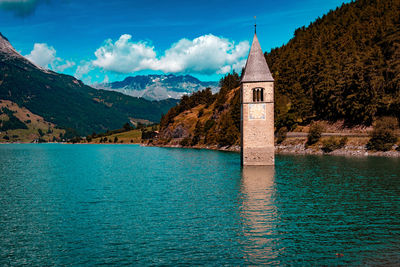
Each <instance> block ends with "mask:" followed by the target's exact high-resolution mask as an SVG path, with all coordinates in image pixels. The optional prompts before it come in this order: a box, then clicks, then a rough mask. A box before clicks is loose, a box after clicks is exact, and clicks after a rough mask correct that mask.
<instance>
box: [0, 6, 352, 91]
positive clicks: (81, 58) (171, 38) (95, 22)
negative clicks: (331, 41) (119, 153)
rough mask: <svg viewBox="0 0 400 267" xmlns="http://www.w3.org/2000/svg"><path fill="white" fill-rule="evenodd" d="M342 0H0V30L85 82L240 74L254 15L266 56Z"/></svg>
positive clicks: (46, 63) (44, 62)
mask: <svg viewBox="0 0 400 267" xmlns="http://www.w3.org/2000/svg"><path fill="white" fill-rule="evenodd" d="M343 2H346V3H347V2H350V1H343V0H323V1H321V0H303V1H296V0H281V1H272V0H258V1H257V0H247V1H237V0H231V1H222V0H213V1H209V0H202V1H189V0H169V1H165V0H164V1H159V0H153V1H135V0H132V1H126V0H113V1H110V0H107V1H101V0H80V1H76V0H0V32H2V33H3V35H5V36H6V37H7V38H8V39H9V40H10V42H11V44H12V45H13V46H14V47H15V48H16V50H17V51H19V52H20V53H21V54H22V55H24V56H27V57H28V58H29V59H31V60H32V61H34V62H35V63H36V64H38V65H41V66H43V67H46V68H50V69H53V70H55V71H58V72H63V73H66V74H70V75H74V76H76V77H77V78H79V79H82V80H83V81H84V82H86V83H89V84H91V83H97V82H102V81H107V80H108V81H115V80H122V79H123V78H124V77H126V76H130V75H139V74H150V73H174V74H191V75H194V76H196V77H198V78H200V79H201V80H218V79H219V78H220V77H221V76H222V75H224V74H225V73H227V72H230V71H231V70H233V69H236V70H240V69H241V67H242V66H243V64H244V62H245V59H246V57H247V54H248V49H249V45H250V43H251V39H252V37H253V33H254V26H253V24H254V18H253V17H254V16H257V35H258V38H259V40H260V44H261V47H262V48H263V50H264V51H270V50H271V48H274V47H278V46H281V45H282V44H285V43H287V42H288V41H289V40H290V39H291V38H292V37H293V33H294V31H295V29H296V28H299V27H301V26H303V25H305V26H307V25H309V23H310V22H312V21H314V20H315V19H316V18H318V17H319V16H322V15H323V14H326V13H327V12H328V11H329V10H331V9H335V8H336V7H338V6H340V5H341V4H342V3H343Z"/></svg>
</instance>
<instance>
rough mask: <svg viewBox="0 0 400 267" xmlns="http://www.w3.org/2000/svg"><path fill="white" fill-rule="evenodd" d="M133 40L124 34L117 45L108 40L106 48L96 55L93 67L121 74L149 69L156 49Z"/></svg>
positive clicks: (101, 48)
mask: <svg viewBox="0 0 400 267" xmlns="http://www.w3.org/2000/svg"><path fill="white" fill-rule="evenodd" d="M131 38H132V36H131V35H129V34H124V35H121V37H120V38H119V40H118V41H116V42H115V43H113V42H112V40H111V39H108V40H106V42H105V44H104V46H102V47H100V48H99V49H97V50H96V52H95V53H94V54H95V56H96V58H97V59H96V60H94V61H93V65H94V66H97V67H101V68H103V69H105V70H109V71H114V72H119V73H129V72H134V71H138V70H143V69H147V68H148V63H149V61H152V60H154V59H155V57H156V53H155V52H154V48H153V47H150V46H148V44H147V43H145V42H137V43H134V42H131V41H130V40H131Z"/></svg>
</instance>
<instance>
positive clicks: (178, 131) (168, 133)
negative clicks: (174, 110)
mask: <svg viewBox="0 0 400 267" xmlns="http://www.w3.org/2000/svg"><path fill="white" fill-rule="evenodd" d="M188 136H189V131H188V129H186V128H185V127H184V125H183V124H180V125H178V126H176V127H175V128H173V129H171V128H166V129H164V131H162V133H161V135H160V137H161V138H164V139H170V138H174V139H177V138H185V137H188Z"/></svg>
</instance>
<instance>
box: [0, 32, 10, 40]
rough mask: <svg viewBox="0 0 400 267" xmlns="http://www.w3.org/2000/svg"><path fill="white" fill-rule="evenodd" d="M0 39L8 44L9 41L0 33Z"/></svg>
mask: <svg viewBox="0 0 400 267" xmlns="http://www.w3.org/2000/svg"><path fill="white" fill-rule="evenodd" d="M0 38H2V39H4V40H6V41H7V42H10V41H9V40H8V39H7V37H5V36H4V35H3V34H2V33H1V32H0Z"/></svg>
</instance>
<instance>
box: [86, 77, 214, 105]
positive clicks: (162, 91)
mask: <svg viewBox="0 0 400 267" xmlns="http://www.w3.org/2000/svg"><path fill="white" fill-rule="evenodd" d="M94 87H95V88H97V89H104V90H110V91H117V92H120V93H123V94H126V95H130V96H135V97H143V98H145V99H148V100H163V99H167V98H175V99H180V98H181V97H182V95H184V94H191V93H193V92H196V91H198V90H203V89H205V88H207V87H210V88H211V90H212V92H213V93H215V92H217V91H218V90H219V87H218V82H202V81H200V80H199V79H197V78H195V77H193V76H190V75H173V74H169V75H140V76H134V77H127V78H125V79H124V80H123V81H120V82H112V83H102V84H97V85H94Z"/></svg>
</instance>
